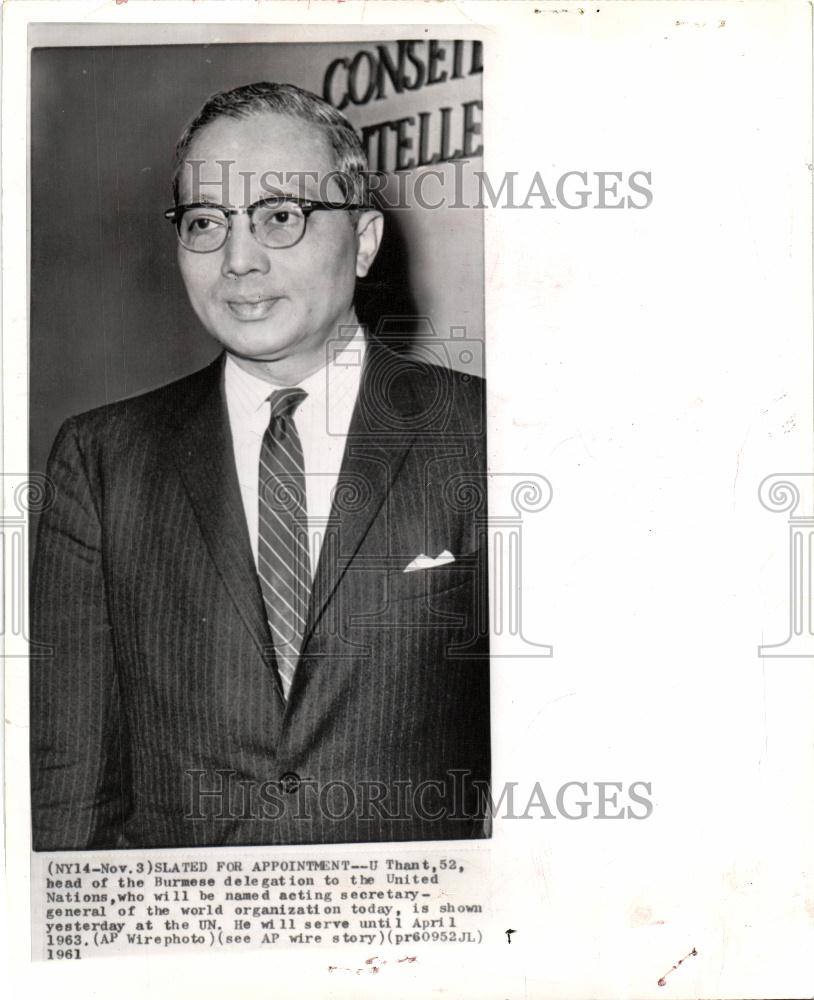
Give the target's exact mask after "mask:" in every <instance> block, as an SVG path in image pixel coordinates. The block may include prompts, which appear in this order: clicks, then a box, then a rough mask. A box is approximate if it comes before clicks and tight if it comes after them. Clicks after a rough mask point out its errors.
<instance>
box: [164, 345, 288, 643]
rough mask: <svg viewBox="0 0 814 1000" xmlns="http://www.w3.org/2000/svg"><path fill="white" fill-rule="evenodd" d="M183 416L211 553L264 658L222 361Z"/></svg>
mask: <svg viewBox="0 0 814 1000" xmlns="http://www.w3.org/2000/svg"><path fill="white" fill-rule="evenodd" d="M206 372H207V373H208V374H209V375H210V377H209V378H208V379H206V380H205V381H204V384H203V387H202V390H201V392H200V394H199V395H198V397H197V398H196V399H195V400H194V401H193V403H192V405H191V406H190V407H189V409H188V410H187V411H186V413H184V414H179V415H178V427H177V430H176V437H175V441H174V444H173V447H174V451H175V460H176V463H177V465H178V468H179V470H180V473H181V478H182V479H183V482H184V486H185V487H186V490H187V494H188V495H189V499H190V502H191V504H192V507H193V509H194V511H195V516H196V517H197V519H198V524H199V526H200V529H201V533H202V534H203V537H204V540H205V542H206V545H207V548H208V549H209V554H210V556H211V557H212V561H213V562H214V564H215V567H216V568H217V571H218V573H219V574H220V576H221V578H222V579H223V582H224V584H225V585H226V589H227V590H228V591H229V594H230V596H231V598H232V601H233V602H234V605H235V608H236V609H237V612H238V614H239V615H240V617H241V618H242V619H243V622H244V624H245V625H246V628H248V630H249V632H250V633H251V635H252V638H253V639H254V641H255V644H256V645H257V647H258V649H259V650H260V653H261V655H262V656H263V658H264V659H265V660H266V661H267V662H269V657H270V651H271V637H270V635H269V631H268V622H267V620H266V613H265V609H264V607H263V598H262V594H261V592H260V586H259V583H258V580H257V570H256V567H255V564H254V558H253V557H252V552H251V546H250V543H249V533H248V528H247V526H246V515H245V512H244V509H243V501H242V498H241V496H240V487H239V485H238V481H237V471H236V468H235V460H234V451H233V447H232V439H231V434H230V431H229V415H228V411H227V409H226V400H225V396H224V393H223V389H222V384H223V357H221V358H220V359H218V361H216V362H214V363H213V364H212V365H210V367H209V369H207V370H206Z"/></svg>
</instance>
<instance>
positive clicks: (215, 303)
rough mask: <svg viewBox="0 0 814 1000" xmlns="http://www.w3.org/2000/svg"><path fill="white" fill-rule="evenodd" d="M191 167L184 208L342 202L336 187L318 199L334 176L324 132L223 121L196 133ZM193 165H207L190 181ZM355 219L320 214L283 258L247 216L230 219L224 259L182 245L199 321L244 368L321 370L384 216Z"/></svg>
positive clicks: (289, 124) (285, 121) (272, 121)
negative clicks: (248, 364) (283, 198)
mask: <svg viewBox="0 0 814 1000" xmlns="http://www.w3.org/2000/svg"><path fill="white" fill-rule="evenodd" d="M186 160H187V163H186V164H185V165H184V168H183V171H182V173H181V175H180V177H179V200H180V203H181V204H184V203H187V202H192V201H203V200H210V201H212V202H214V203H218V204H222V205H224V206H226V207H227V208H245V207H246V206H247V205H249V204H251V203H252V202H255V201H257V200H259V199H261V198H264V197H269V196H270V195H271V194H274V193H285V194H292V195H297V196H300V197H306V198H308V197H310V198H313V199H315V200H323V201H336V202H339V203H341V202H342V201H343V197H342V193H341V191H340V190H339V188H338V186H336V182H335V180H331V181H330V184H329V186H327V187H325V186H323V190H322V191H320V179H321V178H322V177H325V176H327V175H328V174H330V173H331V171H333V170H335V164H334V159H333V153H332V150H331V148H330V146H329V144H328V140H327V138H326V137H325V135H324V133H323V131H322V130H321V129H320V128H319V127H318V126H316V125H311V124H310V123H308V122H304V121H301V120H299V119H295V118H289V117H287V116H285V115H278V114H274V113H271V112H269V113H263V114H256V115H252V116H251V117H250V118H247V119H244V120H234V119H229V118H220V119H218V120H217V121H215V122H212V123H211V124H209V125H207V126H206V127H205V128H204V129H202V131H201V132H199V133H198V135H197V136H196V137H195V139H194V140H193V142H192V145H191V147H190V148H189V150H188V152H187V155H186ZM191 160H195V161H202V162H201V165H200V166H199V167H197V166H196V167H195V168H194V172H193V168H192V167H191V166H190V165H189V161H191ZM218 161H220V162H218ZM223 161H228V170H227V169H226V167H224V166H223V165H222V164H223ZM270 172H271V173H270ZM298 174H299V176H297V175H298ZM309 174H310V176H309ZM314 174H316V175H317V176H316V177H315V176H314ZM264 176H265V180H261V179H262V178H264ZM196 182H197V183H196ZM213 182H214V183H213ZM353 218H354V217H353V215H351V213H349V212H344V211H317V212H314V213H313V214H312V215H311V217H310V218H309V219H308V222H307V225H306V229H305V235H304V237H303V238H302V240H301V241H300V242H299V243H297V244H296V245H295V246H293V247H288V248H286V249H270V248H268V247H265V246H262V245H261V244H260V243H259V242H258V241H257V240H256V239H255V237H254V235H253V234H252V232H251V229H250V226H249V218H248V216H247V215H239V216H233V217H232V225H231V232H230V234H229V238H228V240H227V241H226V243H225V245H224V246H223V247H222V248H221V249H220V250H216V251H214V252H212V253H193V252H191V251H190V250H187V249H185V248H184V247H182V246H181V245H180V244H179V247H178V261H179V265H180V268H181V273H182V275H183V278H184V283H185V285H186V289H187V293H188V294H189V298H190V302H191V303H192V307H193V308H194V310H195V312H196V313H197V315H198V318H199V319H200V320H201V322H202V323H203V325H204V326H205V327H206V329H207V330H208V331H209V333H210V334H212V336H213V337H215V338H216V340H219V341H220V342H221V343H222V344H223V346H224V347H225V348H226V349H227V350H228V351H230V352H231V353H232V354H234V355H236V356H238V357H239V358H243V359H245V360H246V361H285V363H286V364H287V365H288V364H290V363H294V364H295V366H297V365H299V367H300V368H302V369H303V371H304V370H305V369H310V368H313V367H317V366H318V365H319V363H320V361H319V358H320V355H321V356H322V360H323V361H324V344H325V343H326V342H327V341H328V340H329V339H331V338H334V337H336V336H337V335H338V334H339V332H340V329H339V328H340V327H341V326H343V325H345V324H352V323H353V322H354V320H355V315H354V311H353V292H354V287H355V283H356V278H357V276H359V277H361V276H363V275H365V274H366V273H367V271H368V269H369V267H370V265H371V264H372V262H373V258H374V257H375V254H376V250H377V249H378V243H379V238H380V235H381V228H380V227H381V217H380V216H379V215H378V213H373V212H369V213H362V214H361V216H360V218H359V220H358V222H357V223H354V222H353V221H352V220H353Z"/></svg>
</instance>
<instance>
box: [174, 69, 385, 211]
mask: <svg viewBox="0 0 814 1000" xmlns="http://www.w3.org/2000/svg"><path fill="white" fill-rule="evenodd" d="M269 111H272V112H275V113H276V114H281V115H288V117H290V118H299V119H300V120H301V121H306V122H310V123H311V124H313V125H319V126H320V127H321V128H322V129H324V131H325V135H326V136H327V138H328V141H329V142H330V144H331V148H332V149H333V152H334V157H335V161H336V162H335V169H336V171H337V173H336V174H335V175H334V177H335V179H336V181H337V183H338V184H339V185H340V187H341V188H342V189H343V190H342V196H343V198H345V200H346V201H348V202H352V203H353V204H356V205H367V204H368V187H367V157H366V156H365V152H364V150H363V149H362V143H361V142H360V140H359V136H358V135H357V134H356V132H355V130H354V128H353V126H352V125H351V124H350V122H349V121H348V120H347V118H346V117H345V116H344V115H343V114H342V113H341V112H340V111H337V110H336V108H334V107H332V106H331V105H330V104H328V102H327V101H323V100H322V98H321V97H317V96H316V94H312V93H311V92H310V91H308V90H303V88H302V87H296V86H295V85H294V84H293V83H266V82H261V83H249V84H246V85H245V86H243V87H235V89H234V90H223V91H220V92H219V93H217V94H213V95H212V96H211V97H210V98H209V99H208V100H207V101H206V103H205V104H204V106H203V107H202V108H201V110H200V111H199V112H198V114H197V115H196V116H195V117H194V118H193V119H192V121H191V122H190V123H189V124H188V125H187V127H186V128H185V129H184V131H183V133H182V134H181V138H180V139H179V140H178V143H177V145H176V147H175V169H174V171H173V175H172V194H173V198H174V200H175V203H176V204H178V181H179V176H180V173H181V169H182V167H183V165H184V160H185V157H186V154H187V151H188V149H189V147H190V145H191V144H192V140H193V139H194V138H195V136H196V135H197V134H198V132H200V131H201V129H203V128H205V127H206V126H207V125H209V124H211V123H212V122H214V121H216V120H217V119H218V118H235V119H244V118H249V117H251V116H252V115H256V114H264V113H266V112H269Z"/></svg>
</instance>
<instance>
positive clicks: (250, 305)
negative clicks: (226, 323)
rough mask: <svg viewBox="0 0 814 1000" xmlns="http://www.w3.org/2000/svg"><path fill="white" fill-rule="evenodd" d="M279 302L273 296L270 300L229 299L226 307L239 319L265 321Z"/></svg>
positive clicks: (255, 298)
mask: <svg viewBox="0 0 814 1000" xmlns="http://www.w3.org/2000/svg"><path fill="white" fill-rule="evenodd" d="M279 301H280V300H279V299H278V298H275V297H273V296H271V297H269V298H258V297H256V296H252V297H251V298H240V299H227V300H226V305H227V306H228V307H229V311H230V312H231V313H232V315H233V316H236V317H237V319H242V320H256V319H265V318H266V316H268V314H269V313H270V312H271V310H272V309H273V308H274V306H275V304H276V303H277V302H279Z"/></svg>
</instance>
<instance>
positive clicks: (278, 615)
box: [257, 388, 311, 699]
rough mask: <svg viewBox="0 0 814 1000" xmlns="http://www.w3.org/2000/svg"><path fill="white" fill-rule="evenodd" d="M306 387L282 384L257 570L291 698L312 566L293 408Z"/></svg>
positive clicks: (264, 486)
mask: <svg viewBox="0 0 814 1000" xmlns="http://www.w3.org/2000/svg"><path fill="white" fill-rule="evenodd" d="M306 395H307V393H306V392H304V390H302V389H297V388H289V389H277V390H275V391H274V392H273V393H272V394H271V395H270V396H269V401H270V402H271V419H270V420H269V425H268V428H267V429H266V433H265V434H264V435H263V445H262V447H261V449H260V468H259V476H260V479H259V490H258V497H259V510H258V513H259V519H258V526H257V527H258V530H257V550H258V551H257V569H258V573H259V576H260V589H261V590H262V592H263V601H264V603H265V605H266V615H267V617H268V623H269V628H270V629H271V636H272V639H273V640H274V653H275V658H276V661H277V671H278V673H279V675H280V680H281V682H282V685H283V693H284V695H285V697H286V699H287V698H288V692H289V690H290V688H291V682H292V680H293V678H294V671H295V669H296V667H297V660H298V659H299V655H300V646H301V644H302V634H303V630H304V628H305V617H306V614H307V612H308V596H309V592H310V589H311V567H310V559H309V556H308V519H307V516H306V504H305V467H304V463H303V457H302V444H301V443H300V436H299V434H298V433H297V427H296V424H295V423H294V411H295V410H296V408H297V407H298V406H299V404H300V403H301V402H302V401H303V400H304V399H305V397H306Z"/></svg>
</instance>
